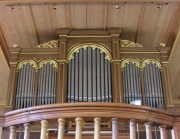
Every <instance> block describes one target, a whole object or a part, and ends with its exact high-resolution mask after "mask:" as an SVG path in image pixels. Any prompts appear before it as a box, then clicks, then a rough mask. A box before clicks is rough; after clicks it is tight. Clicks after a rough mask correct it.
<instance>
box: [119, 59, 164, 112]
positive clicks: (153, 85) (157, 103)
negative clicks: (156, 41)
mask: <svg viewBox="0 0 180 139" xmlns="http://www.w3.org/2000/svg"><path fill="white" fill-rule="evenodd" d="M121 70H122V78H123V91H124V102H126V103H131V102H132V101H135V100H140V101H141V102H142V103H143V104H144V105H146V106H150V107H155V108H161V109H163V108H164V105H165V104H164V93H163V86H162V77H161V71H162V67H161V64H160V62H159V61H158V60H156V59H146V60H144V61H142V62H140V61H138V60H136V59H125V60H124V61H123V62H122V63H121ZM141 73H142V74H141ZM142 82H143V83H142ZM143 88H144V89H143Z"/></svg>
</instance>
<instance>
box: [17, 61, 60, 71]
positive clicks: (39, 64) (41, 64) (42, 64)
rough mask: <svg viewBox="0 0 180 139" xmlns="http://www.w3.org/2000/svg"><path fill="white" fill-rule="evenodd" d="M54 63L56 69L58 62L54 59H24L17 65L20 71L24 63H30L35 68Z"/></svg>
mask: <svg viewBox="0 0 180 139" xmlns="http://www.w3.org/2000/svg"><path fill="white" fill-rule="evenodd" d="M48 63H50V64H53V67H54V68H55V69H58V63H57V62H56V61H55V60H54V59H44V60H42V59H41V60H22V61H20V62H19V63H18V65H17V71H19V70H20V69H21V68H23V66H24V65H26V64H30V65H32V67H33V68H35V69H37V70H38V69H40V68H42V67H43V66H44V65H46V64H48Z"/></svg>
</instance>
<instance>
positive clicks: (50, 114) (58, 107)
mask: <svg viewBox="0 0 180 139" xmlns="http://www.w3.org/2000/svg"><path fill="white" fill-rule="evenodd" d="M60 117H61V118H65V119H74V118H76V117H83V118H84V119H85V120H86V118H87V119H89V118H91V119H93V118H94V117H101V118H104V119H108V118H109V119H110V118H113V117H117V118H120V119H121V120H126V121H128V120H130V119H136V120H137V121H138V122H146V121H149V122H153V123H156V124H159V125H164V124H165V125H168V126H169V127H171V126H173V125H174V124H176V125H177V124H179V119H180V118H179V117H180V116H179V115H173V114H172V113H169V112H167V111H165V110H159V109H155V108H150V107H146V106H136V105H131V104H123V103H61V104H60V103H59V104H52V105H44V106H36V107H30V108H25V109H20V110H15V111H11V112H7V113H5V115H4V117H2V116H1V118H0V119H1V120H0V124H1V125H2V126H4V127H8V126H11V125H18V124H22V123H26V122H36V121H41V120H43V119H46V120H53V119H54V120H57V119H58V118H60ZM176 120H177V122H176Z"/></svg>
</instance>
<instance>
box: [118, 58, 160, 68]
mask: <svg viewBox="0 0 180 139" xmlns="http://www.w3.org/2000/svg"><path fill="white" fill-rule="evenodd" d="M129 63H132V64H135V65H136V66H137V67H138V68H140V69H143V68H144V67H146V65H148V64H150V63H152V64H156V67H158V68H159V69H160V70H162V65H161V63H160V61H159V60H157V59H142V60H140V59H133V58H129V59H122V62H121V69H123V68H124V67H126V65H127V64H129Z"/></svg>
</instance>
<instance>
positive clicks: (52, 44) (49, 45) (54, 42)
mask: <svg viewBox="0 0 180 139" xmlns="http://www.w3.org/2000/svg"><path fill="white" fill-rule="evenodd" d="M57 47H58V40H51V41H49V42H45V43H43V44H39V45H38V46H37V48H57Z"/></svg>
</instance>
